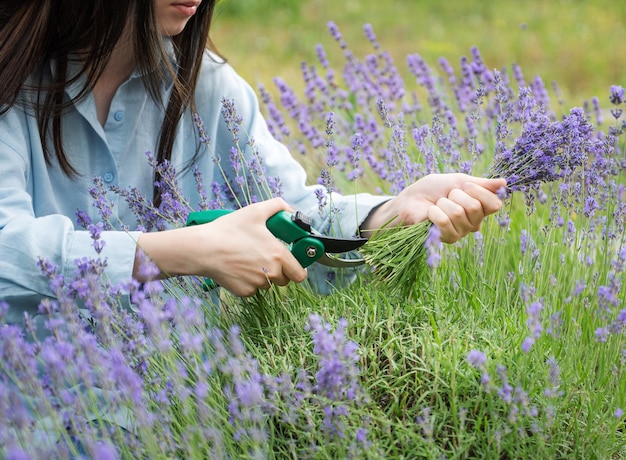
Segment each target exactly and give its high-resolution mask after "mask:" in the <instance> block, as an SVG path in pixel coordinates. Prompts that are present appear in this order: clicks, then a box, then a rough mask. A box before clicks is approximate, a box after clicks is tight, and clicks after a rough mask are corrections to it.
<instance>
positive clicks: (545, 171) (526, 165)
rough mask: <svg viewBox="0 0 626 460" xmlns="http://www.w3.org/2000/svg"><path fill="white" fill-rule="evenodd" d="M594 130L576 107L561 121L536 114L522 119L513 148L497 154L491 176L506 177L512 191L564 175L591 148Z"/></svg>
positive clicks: (564, 176)
mask: <svg viewBox="0 0 626 460" xmlns="http://www.w3.org/2000/svg"><path fill="white" fill-rule="evenodd" d="M593 132H594V131H593V127H592V125H591V123H590V122H589V120H588V119H587V117H586V116H585V115H584V113H583V110H582V109H579V108H575V109H572V110H571V111H570V113H569V115H567V116H565V117H564V118H563V119H562V120H560V121H551V120H550V118H549V117H548V116H547V115H542V114H536V115H535V116H532V117H529V119H528V120H527V121H526V122H525V124H524V130H523V132H522V134H521V135H520V137H519V138H518V139H517V140H516V141H515V144H514V145H513V147H511V148H509V149H506V150H504V151H503V152H500V153H499V154H498V155H497V156H496V158H495V160H494V164H493V168H492V172H491V175H492V176H493V177H504V178H505V179H507V187H508V189H509V190H512V191H515V190H526V189H527V188H528V187H533V186H535V187H536V186H537V185H540V184H542V183H546V182H553V181H557V180H561V179H564V178H567V177H569V176H570V175H571V174H572V173H573V172H574V170H575V169H576V168H578V167H580V166H582V165H583V164H584V163H585V161H586V159H587V157H588V154H589V152H591V151H593V150H594V148H593V145H594V138H593Z"/></svg>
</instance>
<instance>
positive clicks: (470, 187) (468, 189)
mask: <svg viewBox="0 0 626 460" xmlns="http://www.w3.org/2000/svg"><path fill="white" fill-rule="evenodd" d="M503 180H504V179H503ZM462 189H463V191H464V192H465V193H467V194H468V195H470V196H472V197H473V198H475V199H477V200H478V201H480V203H481V205H482V208H483V212H484V215H485V216H488V215H489V214H493V213H494V212H497V211H499V210H500V208H501V207H502V200H501V199H500V198H499V197H498V195H496V193H495V192H492V191H491V190H490V189H488V188H485V187H482V186H480V185H478V184H475V183H472V182H466V183H465V184H463V186H462ZM496 191H497V189H496Z"/></svg>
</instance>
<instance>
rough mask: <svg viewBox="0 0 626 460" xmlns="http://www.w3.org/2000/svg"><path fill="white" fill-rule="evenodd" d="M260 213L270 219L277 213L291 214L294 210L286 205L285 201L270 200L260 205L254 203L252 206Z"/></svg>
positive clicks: (280, 199) (279, 199)
mask: <svg viewBox="0 0 626 460" xmlns="http://www.w3.org/2000/svg"><path fill="white" fill-rule="evenodd" d="M254 206H255V207H256V209H257V211H259V212H260V213H262V214H264V215H266V216H268V217H271V216H273V215H274V214H276V213H277V212H279V211H290V212H292V211H293V210H294V209H293V208H292V207H291V206H289V204H287V202H286V201H285V200H283V199H282V198H271V199H269V200H265V201H262V202H260V203H256V204H255V205H254Z"/></svg>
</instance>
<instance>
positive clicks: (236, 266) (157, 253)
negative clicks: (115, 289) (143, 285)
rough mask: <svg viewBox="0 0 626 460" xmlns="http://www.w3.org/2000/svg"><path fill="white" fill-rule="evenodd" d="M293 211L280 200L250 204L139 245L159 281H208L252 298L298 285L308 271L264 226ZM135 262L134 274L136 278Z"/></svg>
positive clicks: (159, 234) (150, 237)
mask: <svg viewBox="0 0 626 460" xmlns="http://www.w3.org/2000/svg"><path fill="white" fill-rule="evenodd" d="M283 210H284V211H293V210H292V209H291V208H290V207H289V205H287V203H286V202H285V201H284V200H282V199H281V198H274V199H271V200H267V201H264V202H261V203H255V204H251V205H249V206H246V207H244V208H242V209H239V210H237V211H235V212H232V213H229V214H226V215H224V216H222V217H220V218H219V219H216V220H214V221H213V222H210V223H207V224H201V225H194V226H190V227H184V228H178V229H174V230H167V231H163V232H155V233H143V234H141V235H140V237H139V240H138V242H137V246H138V248H141V249H142V250H143V252H144V253H145V254H147V255H148V257H150V259H151V260H152V261H153V262H154V263H155V264H156V265H157V266H158V267H159V269H160V270H161V273H162V276H163V277H168V276H175V275H197V276H202V277H207V278H211V279H212V280H213V281H215V282H216V283H217V284H218V285H220V286H222V287H224V288H225V289H228V290H229V291H230V292H232V293H233V294H235V295H238V296H242V297H246V296H251V295H254V294H255V293H256V292H257V290H258V289H267V288H269V287H270V285H271V284H277V285H279V286H284V285H286V284H287V283H289V282H290V281H295V282H298V283H299V282H302V281H304V279H305V278H306V270H305V269H304V268H303V267H302V266H301V265H300V263H299V262H298V261H297V260H296V258H295V257H294V256H293V255H292V254H291V252H290V251H289V249H288V248H287V246H286V245H285V244H284V243H283V242H282V241H280V240H278V239H277V238H276V237H275V236H274V235H273V234H272V233H271V232H270V231H269V229H268V228H267V225H266V222H267V220H268V219H269V218H270V217H272V216H273V215H274V214H276V213H277V212H279V211H283ZM137 265H138V262H137V261H136V262H135V269H134V276H135V277H136V278H137V277H138V275H137V272H138V270H137V268H138V267H137Z"/></svg>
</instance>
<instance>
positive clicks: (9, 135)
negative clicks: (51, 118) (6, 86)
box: [0, 108, 139, 321]
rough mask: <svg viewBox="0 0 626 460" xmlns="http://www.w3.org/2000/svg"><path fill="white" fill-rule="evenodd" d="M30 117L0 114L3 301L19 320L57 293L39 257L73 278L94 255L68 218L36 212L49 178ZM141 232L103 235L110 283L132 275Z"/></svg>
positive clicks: (89, 241) (88, 239)
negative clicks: (36, 199)
mask: <svg viewBox="0 0 626 460" xmlns="http://www.w3.org/2000/svg"><path fill="white" fill-rule="evenodd" d="M29 121H30V122H32V120H29V119H28V116H27V115H26V114H25V113H24V111H22V110H20V109H18V108H14V109H11V110H10V111H8V112H7V113H5V114H4V115H3V116H2V117H0V299H1V300H4V301H7V302H8V303H9V305H10V307H11V310H10V312H9V320H11V316H12V315H13V316H15V318H13V319H16V320H18V321H19V320H21V319H22V318H21V317H23V312H24V311H25V310H29V309H33V310H35V311H34V312H33V313H36V308H37V305H38V303H39V301H40V300H41V298H43V297H54V292H53V291H52V289H51V288H50V280H49V279H48V278H47V277H46V276H45V275H43V274H42V271H41V269H40V268H39V263H38V261H39V260H43V261H46V262H47V263H50V264H53V265H54V266H56V267H57V270H58V272H59V273H60V274H62V275H63V276H64V277H65V279H71V277H72V275H73V273H74V270H75V269H76V265H75V261H76V260H77V259H81V258H83V257H89V256H94V257H95V256H96V252H95V249H94V248H93V240H92V238H91V235H90V233H89V232H88V231H85V230H77V229H76V228H75V226H74V223H73V220H72V219H71V218H70V217H68V216H65V215H62V214H54V213H51V214H47V215H36V213H35V211H34V209H35V207H34V204H33V198H32V197H33V188H34V187H37V186H38V180H39V179H41V180H42V181H44V182H45V180H47V173H46V171H47V165H46V164H45V161H44V160H43V154H42V153H41V147H40V146H38V143H39V135H38V133H32V126H29ZM31 136H32V139H31ZM31 140H32V142H31ZM74 193H75V192H74ZM50 199H53V198H52V197H50ZM54 199H59V200H62V199H63V197H54ZM138 235H139V234H138V233H137V232H134V233H133V232H124V231H110V232H103V233H102V235H101V238H102V240H103V241H104V242H105V246H104V249H103V251H102V253H101V255H100V256H101V257H103V258H104V257H106V258H108V261H109V264H108V266H107V269H106V276H107V278H108V280H109V281H110V282H111V283H112V284H117V283H119V282H121V281H125V280H128V279H130V277H131V275H132V268H133V264H134V254H135V247H136V239H137V237H138Z"/></svg>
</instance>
